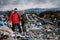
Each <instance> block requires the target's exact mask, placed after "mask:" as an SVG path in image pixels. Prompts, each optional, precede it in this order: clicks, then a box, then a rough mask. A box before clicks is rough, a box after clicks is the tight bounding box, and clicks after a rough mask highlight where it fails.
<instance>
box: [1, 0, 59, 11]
mask: <svg viewBox="0 0 60 40" xmlns="http://www.w3.org/2000/svg"><path fill="white" fill-rule="evenodd" d="M14 8H18V10H22V9H29V8H60V0H0V11H1V10H12V9H14Z"/></svg>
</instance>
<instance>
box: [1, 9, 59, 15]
mask: <svg viewBox="0 0 60 40" xmlns="http://www.w3.org/2000/svg"><path fill="white" fill-rule="evenodd" d="M50 10H51V11H57V10H58V11H59V10H60V8H50V9H47V8H44V9H43V8H30V9H26V10H24V11H25V12H26V13H31V12H34V13H36V14H40V13H41V12H44V11H50ZM5 12H6V11H0V14H5ZM19 13H22V12H21V11H19Z"/></svg>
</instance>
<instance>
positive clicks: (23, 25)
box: [22, 22, 26, 32]
mask: <svg viewBox="0 0 60 40" xmlns="http://www.w3.org/2000/svg"><path fill="white" fill-rule="evenodd" d="M22 29H23V32H26V26H25V22H22Z"/></svg>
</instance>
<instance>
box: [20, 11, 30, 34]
mask: <svg viewBox="0 0 60 40" xmlns="http://www.w3.org/2000/svg"><path fill="white" fill-rule="evenodd" d="M21 17H22V29H23V33H26V26H25V24H26V21H27V20H28V19H29V18H28V15H27V14H25V13H24V10H22V16H21Z"/></svg>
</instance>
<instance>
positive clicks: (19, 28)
mask: <svg viewBox="0 0 60 40" xmlns="http://www.w3.org/2000/svg"><path fill="white" fill-rule="evenodd" d="M16 26H17V27H18V30H19V32H20V33H22V30H21V27H20V24H16V25H15V24H13V25H12V30H13V31H15V27H16Z"/></svg>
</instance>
